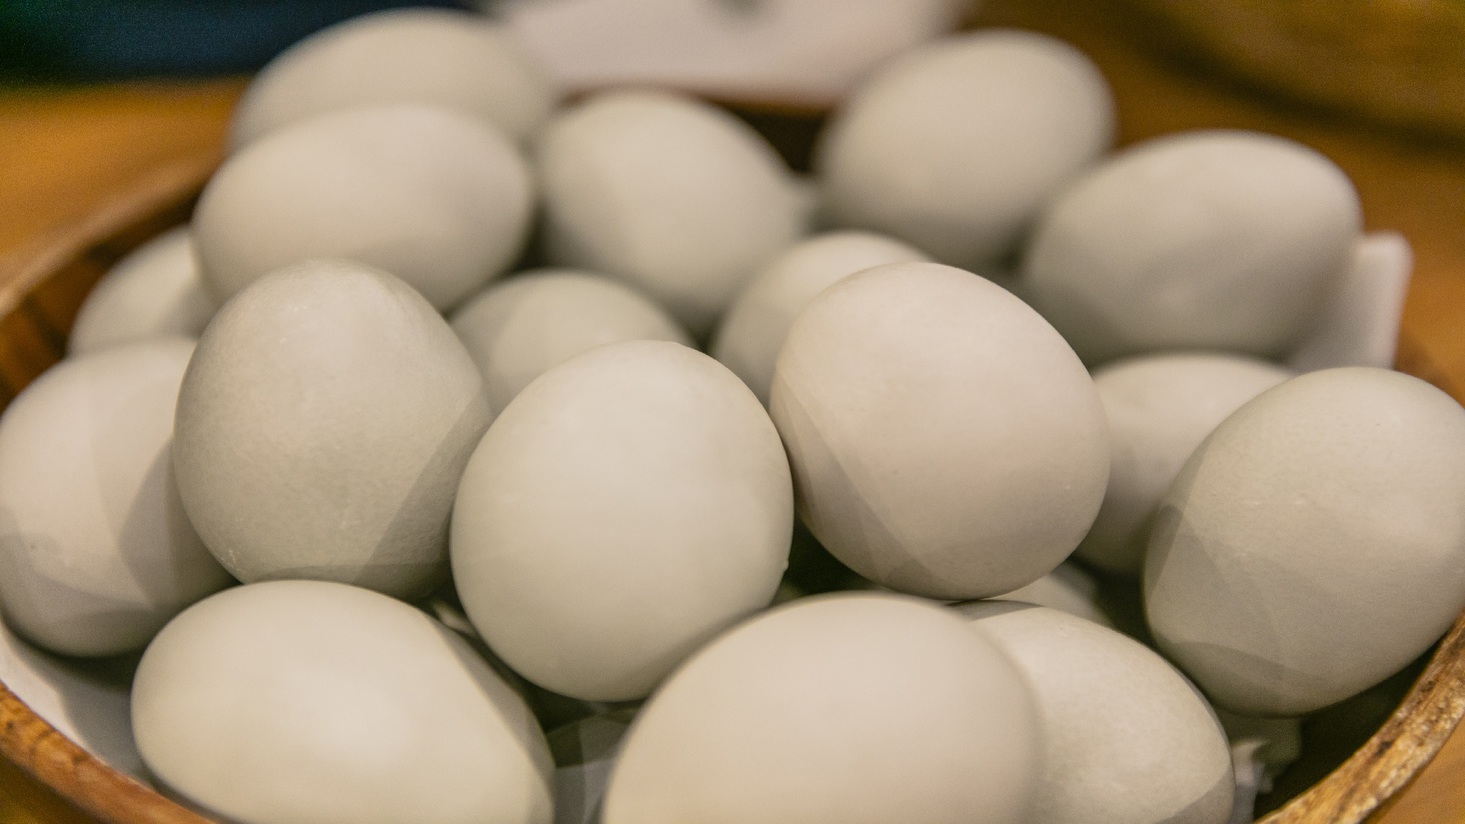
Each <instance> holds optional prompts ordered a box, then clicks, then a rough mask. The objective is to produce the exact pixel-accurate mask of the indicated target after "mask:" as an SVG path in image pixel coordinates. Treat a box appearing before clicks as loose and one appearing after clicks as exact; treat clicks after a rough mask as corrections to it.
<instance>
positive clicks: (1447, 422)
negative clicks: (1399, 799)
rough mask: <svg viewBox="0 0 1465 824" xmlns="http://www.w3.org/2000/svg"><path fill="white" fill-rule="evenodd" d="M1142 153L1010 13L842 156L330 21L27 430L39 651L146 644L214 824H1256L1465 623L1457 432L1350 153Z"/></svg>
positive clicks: (672, 106)
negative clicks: (577, 90) (1425, 375)
mask: <svg viewBox="0 0 1465 824" xmlns="http://www.w3.org/2000/svg"><path fill="white" fill-rule="evenodd" d="M1114 128H1115V127H1114V108H1113V103H1112V101H1111V99H1110V93H1109V90H1108V87H1107V85H1106V83H1105V81H1104V79H1103V77H1102V76H1101V75H1100V74H1099V72H1098V71H1097V70H1096V69H1095V68H1094V66H1093V65H1092V64H1091V63H1090V62H1089V60H1088V59H1087V58H1086V57H1085V56H1084V55H1083V54H1082V53H1081V52H1079V51H1077V50H1076V49H1074V48H1072V47H1071V46H1068V45H1066V44H1064V43H1062V42H1060V41H1057V40H1054V39H1052V38H1049V37H1046V36H1042V35H1038V34H1034V33H1030V32H1022V31H1013V30H979V31H974V32H966V33H962V34H958V35H953V36H950V37H947V38H943V39H941V40H937V41H934V42H931V43H929V44H928V45H926V46H923V47H921V48H919V49H916V50H914V51H911V52H909V53H907V54H904V55H902V56H900V57H898V58H896V59H895V60H893V61H891V62H890V63H889V64H887V65H885V66H884V67H882V68H881V69H880V70H879V71H877V72H876V73H875V74H873V75H872V76H871V77H870V78H869V79H868V80H867V81H866V82H865V83H864V84H863V85H862V86H861V87H860V88H858V89H857V90H856V91H855V92H854V93H853V94H852V95H851V96H850V97H849V98H848V99H847V100H846V101H844V103H843V104H842V105H841V106H840V107H839V108H838V109H837V110H836V111H835V112H834V113H833V115H832V116H831V117H830V119H829V121H828V123H827V124H826V125H825V127H824V128H823V130H822V132H821V134H820V135H819V138H818V142H817V145H816V146H815V153H814V157H815V161H814V169H813V173H812V175H808V176H800V175H798V174H795V173H794V172H793V171H791V170H790V168H789V167H788V166H787V165H786V164H785V163H784V161H783V160H782V159H781V158H780V156H779V155H778V153H777V152H776V151H774V149H773V148H772V147H771V146H770V145H768V144H767V142H766V141H765V140H764V139H763V138H762V137H761V136H759V135H758V134H757V133H756V132H755V131H753V130H752V129H750V128H749V127H748V126H747V125H745V124H744V123H743V122H742V121H740V120H739V119H737V118H736V117H734V116H733V115H731V114H729V113H727V112H725V111H723V110H721V109H718V108H716V107H714V106H712V105H710V104H708V103H705V102H701V101H698V100H696V99H692V98H689V97H684V96H680V95H677V94H673V93H669V92H665V91H657V90H650V89H627V90H611V91H604V92H600V93H596V94H592V95H588V96H585V97H584V98H581V99H577V100H574V101H571V102H566V101H562V100H560V99H559V98H558V95H557V94H556V92H555V91H554V89H553V87H552V84H551V83H549V82H548V81H547V80H546V79H545V76H544V74H543V72H542V71H541V70H539V69H538V68H537V67H536V66H535V65H534V64H533V62H532V60H530V59H529V58H528V57H526V56H525V55H524V54H522V53H521V52H519V51H518V49H517V47H516V46H515V45H514V44H513V42H512V41H510V40H509V39H507V38H506V37H505V36H504V35H503V34H502V33H501V32H500V31H499V30H497V29H496V28H495V27H494V26H493V24H491V23H488V22H485V21H483V20H481V19H479V18H476V17H473V16H470V15H466V14H459V13H450V12H442V11H411V12H392V13H386V14H381V15H374V16H370V17H366V18H360V19H358V20H355V21H351V22H348V23H345V24H342V25H340V26H338V27H335V28H333V29H329V30H326V31H324V32H322V33H320V34H317V35H315V36H313V37H312V38H310V39H308V40H306V41H302V42H301V43H300V44H298V45H297V46H295V47H294V48H292V49H291V50H289V51H287V52H286V53H284V54H283V55H281V56H280V57H279V58H278V59H277V60H276V61H275V62H274V63H272V64H271V65H270V66H269V67H267V68H266V69H265V70H264V71H263V72H262V73H261V74H260V75H259V77H258V78H257V79H256V80H255V81H254V83H253V85H252V86H251V87H250V89H249V91H248V92H247V93H246V95H245V97H244V98H243V100H242V102H241V104H240V107H239V110H238V111H237V113H236V117H235V126H234V130H233V145H232V147H231V153H230V155H229V157H228V159H227V160H226V161H225V162H224V164H223V165H222V166H221V167H220V168H219V170H218V172H217V173H216V174H215V175H214V176H213V178H212V179H211V180H210V181H209V183H208V184H207V186H206V187H205V188H204V190H203V193H202V195H201V196H200V198H199V201H198V205H197V208H196V210H195V211H194V213H193V215H192V219H191V222H190V223H189V225H188V226H187V227H185V228H182V229H179V230H177V231H175V232H173V233H170V234H168V235H165V236H163V237H161V238H159V239H158V240H156V241H154V242H153V243H151V244H149V245H148V246H146V247H144V248H142V249H140V250H139V251H138V252H137V253H136V254H135V255H133V256H132V257H131V258H129V259H128V260H127V261H125V262H124V263H123V264H122V265H120V266H119V267H118V268H117V269H116V270H114V271H113V272H112V273H111V274H110V275H109V276H108V277H107V278H106V279H104V280H103V281H102V283H100V284H99V285H98V287H97V289H96V290H95V291H94V292H93V294H92V297H91V298H90V299H89V300H88V302H87V303H86V304H85V305H84V306H83V308H82V311H81V313H80V315H79V316H78V318H77V321H76V324H75V328H74V330H73V333H72V338H71V354H70V355H69V356H68V357H67V358H66V359H65V360H64V361H62V362H61V363H60V364H58V365H57V366H56V367H55V368H54V369H52V370H51V371H49V372H47V373H46V374H45V375H43V376H42V377H40V378H39V379H38V380H36V381H35V382H34V383H33V384H32V385H31V386H30V387H28V388H27V389H26V390H25V391H24V392H23V393H22V394H21V395H20V396H19V397H17V398H16V399H15V400H14V401H13V402H12V403H11V405H10V406H9V408H8V409H7V410H6V412H5V414H4V417H3V418H0V509H3V511H4V515H5V517H4V518H3V519H0V607H3V614H4V618H5V621H6V624H7V626H9V627H10V628H11V629H12V630H13V631H14V632H15V633H17V634H18V635H20V636H21V637H23V638H24V639H26V641H27V642H28V643H31V644H34V645H36V646H39V647H41V648H44V649H46V650H49V651H50V652H52V653H56V654H59V655H63V656H83V657H101V658H111V657H115V656H128V655H135V654H137V653H138V652H139V651H141V656H140V659H138V660H137V663H136V669H135V673H133V674H132V676H131V691H130V697H129V702H130V710H131V725H132V733H133V736H134V741H135V750H133V751H132V752H133V753H134V755H135V758H136V759H137V764H138V770H137V772H138V773H139V775H140V776H145V777H146V780H149V781H151V782H153V783H154V784H155V785H156V786H157V787H159V788H160V789H161V790H162V791H163V792H165V793H166V794H167V795H169V796H170V797H172V798H174V799H176V800H177V801H178V802H179V803H180V804H182V805H183V806H186V807H189V808H192V809H195V810H198V811H199V812H201V813H202V814H204V815H208V816H214V817H217V818H219V819H222V820H228V821H238V822H250V824H255V823H256V822H258V824H266V822H291V823H292V824H294V823H295V822H315V821H321V822H334V821H351V822H378V821H379V822H401V821H413V822H460V821H461V822H468V821H493V822H514V823H517V822H536V823H538V822H551V821H554V822H577V823H580V824H583V823H584V822H591V821H598V822H603V824H661V823H662V822H666V823H667V824H675V823H677V822H684V823H685V824H694V823H696V824H702V823H703V822H738V823H739V824H744V823H746V822H768V823H769V824H781V823H782V822H787V823H788V824H794V823H795V822H797V823H798V824H822V822H831V824H832V823H833V822H840V824H846V823H847V822H872V823H873V822H903V823H904V822H909V823H910V824H925V823H926V822H973V821H983V822H997V823H1000V822H1014V824H1016V822H1084V823H1085V824H1093V823H1095V822H1114V823H1115V824H1147V823H1148V822H1156V823H1157V824H1158V822H1194V823H1195V824H1206V823H1207V822H1214V823H1215V824H1223V823H1224V822H1231V821H1248V820H1250V819H1251V817H1252V815H1251V812H1252V811H1251V803H1252V798H1253V796H1254V795H1255V793H1256V792H1257V790H1258V787H1260V786H1264V785H1265V784H1266V783H1267V782H1268V781H1270V780H1271V778H1272V777H1274V776H1275V775H1276V774H1277V773H1278V772H1280V771H1281V770H1284V769H1285V768H1286V766H1287V762H1288V761H1289V760H1290V759H1291V758H1293V757H1295V755H1296V753H1295V752H1293V751H1292V749H1293V748H1292V743H1293V742H1294V741H1295V737H1296V730H1297V725H1298V723H1299V719H1300V718H1302V717H1304V716H1306V715H1308V714H1309V713H1313V712H1316V711H1318V710H1320V709H1323V708H1326V707H1329V706H1333V705H1335V704H1337V703H1338V702H1341V701H1344V700H1346V699H1349V698H1350V697H1352V696H1356V695H1358V694H1360V693H1363V692H1365V691H1366V690H1368V689H1369V688H1371V687H1374V686H1375V685H1376V684H1378V683H1380V682H1381V681H1384V680H1385V679H1386V678H1388V677H1389V676H1390V675H1392V674H1393V673H1395V672H1396V671H1399V670H1400V669H1401V668H1403V667H1405V666H1406V665H1408V664H1409V663H1410V662H1411V661H1413V660H1414V659H1416V658H1417V657H1418V656H1420V655H1421V654H1422V653H1424V652H1425V651H1426V650H1427V649H1428V648H1429V647H1430V646H1431V645H1432V644H1433V643H1434V642H1435V641H1436V640H1437V639H1438V638H1439V637H1440V636H1441V635H1442V634H1443V633H1444V632H1445V631H1446V630H1447V629H1448V628H1449V627H1450V625H1451V623H1452V622H1453V621H1454V620H1455V618H1456V616H1458V615H1459V614H1460V612H1461V610H1462V608H1465V517H1462V514H1461V506H1460V502H1461V501H1462V500H1465V410H1462V408H1461V407H1460V405H1459V404H1458V403H1457V402H1456V401H1455V400H1453V399H1451V398H1450V397H1449V396H1448V395H1446V394H1445V393H1443V392H1441V391H1440V390H1438V389H1436V388H1434V387H1433V386H1430V385H1429V384H1427V383H1425V382H1423V381H1420V380H1417V379H1415V378H1412V377H1408V376H1406V375H1403V374H1401V373H1398V372H1394V371H1391V370H1389V369H1388V368H1387V367H1388V366H1389V365H1390V364H1391V363H1392V361H1393V356H1394V351H1393V346H1394V341H1395V340H1396V336H1397V324H1398V313H1399V308H1400V305H1401V301H1402V295H1403V290H1404V286H1405V284H1406V282H1407V278H1408V272H1409V265H1410V262H1409V249H1408V246H1407V244H1406V243H1405V242H1404V241H1403V240H1402V238H1400V237H1398V236H1396V235H1391V234H1365V233H1364V232H1363V231H1362V228H1361V226H1362V219H1361V214H1360V207H1359V203H1358V198H1357V196H1356V194H1355V192H1354V190H1353V187H1352V185H1351V183H1350V182H1349V181H1348V179H1347V177H1346V176H1345V175H1344V174H1343V173H1342V172H1341V171H1340V170H1339V169H1338V168H1337V167H1336V166H1334V165H1333V164H1332V163H1331V162H1330V161H1328V160H1327V159H1326V158H1325V157H1323V156H1322V155H1321V154H1319V153H1317V152H1315V151H1313V150H1311V149H1309V148H1307V147H1305V146H1302V145H1299V144H1296V143H1294V142H1291V141H1288V140H1285V139H1282V138H1279V137H1274V136H1268V135H1262V134H1255V133H1246V132H1235V131H1231V132H1198V133H1190V134H1177V135H1171V136H1168V137H1165V138H1162V139H1158V140H1154V141H1149V142H1145V143H1140V144H1137V145H1134V146H1132V147H1129V148H1127V149H1126V150H1124V151H1122V152H1118V153H1111V149H1112V141H1113V133H1114ZM82 433H84V434H82ZM1070 556H1072V557H1073V558H1074V559H1075V560H1073V561H1069V560H1068V559H1069V558H1070ZM1096 577H1097V578H1100V579H1103V580H1105V581H1118V582H1120V583H1121V586H1119V587H1118V591H1121V592H1127V593H1131V594H1133V595H1134V597H1135V598H1136V603H1134V604H1132V605H1131V606H1132V609H1130V610H1129V611H1127V612H1126V611H1124V610H1119V611H1117V612H1116V611H1113V610H1111V609H1110V607H1111V606H1112V604H1110V603H1108V602H1105V601H1101V600H1099V599H1097V598H1096V597H1095V595H1094V587H1095V584H1094V580H1095V578H1096ZM1123 582H1129V583H1128V586H1127V587H1125V586H1123V585H1122V584H1123ZM1111 600H1112V599H1111ZM1034 602H1042V603H1045V604H1049V606H1041V605H1038V604H1037V603H1034ZM1139 613H1142V614H1143V616H1144V620H1141V621H1135V620H1134V616H1135V615H1136V614H1139ZM130 745H131V744H129V746H130Z"/></svg>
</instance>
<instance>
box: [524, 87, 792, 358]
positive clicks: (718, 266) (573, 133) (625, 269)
mask: <svg viewBox="0 0 1465 824" xmlns="http://www.w3.org/2000/svg"><path fill="white" fill-rule="evenodd" d="M538 160H539V173H540V176H541V181H542V185H543V187H544V200H545V203H544V211H545V214H544V217H545V233H546V237H547V246H548V251H549V254H550V257H551V259H552V260H553V261H554V262H555V263H558V264H562V265H566V266H574V267H581V268H586V269H591V270H593V271H597V272H605V273H606V274H609V275H612V276H615V277H617V278H621V279H624V280H626V281H627V282H629V283H631V284H632V285H634V286H636V287H637V288H639V289H641V290H642V291H643V292H645V293H646V294H647V295H649V296H651V297H652V298H653V299H655V300H657V301H658V302H660V303H661V304H662V305H663V306H665V307H666V308H667V309H668V310H669V311H670V312H671V313H672V314H673V315H674V316H676V318H677V319H678V320H680V321H681V322H682V323H683V324H684V325H686V327H687V328H688V329H689V330H690V331H691V332H692V334H693V335H695V336H698V337H705V336H706V335H707V334H708V333H709V332H710V331H711V330H712V326H713V324H714V323H715V322H716V320H717V318H718V316H719V315H721V314H722V312H723V311H724V310H725V309H726V308H727V306H728V304H730V303H731V302H732V300H733V298H734V297H735V296H736V295H737V293H738V290H739V289H741V288H742V286H743V284H744V283H745V282H746V281H747V279H748V278H749V277H751V276H752V275H753V273H754V272H755V271H756V270H757V268H758V267H759V266H762V265H763V264H764V263H766V262H767V261H768V260H769V259H770V258H771V257H773V255H775V254H777V253H778V252H779V251H781V250H782V249H783V248H784V247H786V246H788V245H789V244H791V243H793V242H794V240H796V239H797V238H798V237H799V235H801V234H802V233H803V231H804V227H805V221H806V217H807V216H806V211H807V204H806V202H805V199H804V198H803V197H801V196H800V194H799V192H798V191H797V189H796V187H795V185H794V183H793V181H792V179H791V175H790V173H789V171H788V169H787V168H786V167H785V166H784V165H783V161H782V160H781V159H780V158H779V157H778V155H777V154H776V153H775V152H774V151H773V148H772V147H771V146H769V145H768V143H767V141H765V140H764V139H763V138H762V136H760V135H759V134H758V133H757V132H755V131H753V129H752V128H751V127H749V126H747V125H746V124H744V123H743V122H742V121H740V120H738V119H736V118H735V117H733V116H732V115H731V114H728V113H727V112H726V111H723V110H721V109H717V108H714V107H713V106H712V105H710V104H707V103H701V102H698V101H695V100H693V99H691V98H688V97H681V96H677V95H672V94H669V93H665V92H653V91H617V92H607V93H602V94H599V95H596V96H594V97H591V98H590V99H589V100H587V101H585V102H584V103H581V104H580V105H578V106H576V107H574V108H571V109H568V110H566V111H564V112H562V113H560V114H559V115H557V116H556V117H555V118H554V119H553V120H552V121H551V122H550V123H549V125H548V126H546V127H545V130H544V133H543V134H542V135H541V137H540V140H539V143H538Z"/></svg>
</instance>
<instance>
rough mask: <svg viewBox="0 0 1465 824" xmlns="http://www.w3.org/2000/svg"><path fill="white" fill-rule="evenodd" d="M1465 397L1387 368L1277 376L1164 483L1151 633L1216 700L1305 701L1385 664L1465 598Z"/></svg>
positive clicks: (1288, 704) (1269, 709)
mask: <svg viewBox="0 0 1465 824" xmlns="http://www.w3.org/2000/svg"><path fill="white" fill-rule="evenodd" d="M1462 501H1465V410H1462V409H1461V408H1460V405H1459V404H1458V403H1456V402H1455V401H1454V400H1453V399H1451V398H1450V397H1449V396H1448V395H1446V394H1445V393H1444V392H1441V391H1440V390H1439V389H1436V388H1435V387H1433V386H1430V385H1429V384H1427V383H1425V382H1424V381H1421V380H1419V379H1417V378H1412V377H1409V376H1407V375H1403V374H1400V373H1398V372H1391V371H1388V370H1383V369H1374V368H1368V367H1347V368H1340V369H1326V370H1322V371H1319V372H1311V373H1308V374H1306V375H1302V376H1300V377H1297V378H1293V379H1292V380H1290V381H1288V382H1286V383H1284V384H1282V385H1280V386H1278V387H1276V388H1274V389H1271V390H1269V391H1267V392H1265V393H1263V394H1262V395H1260V396H1258V397H1257V398H1256V399H1255V400H1253V401H1251V402H1250V403H1248V404H1246V405H1245V406H1243V407H1241V408H1240V409H1238V410H1237V411H1236V412H1235V413H1234V414H1232V415H1231V417H1229V418H1227V419H1226V421H1225V422H1224V423H1222V424H1221V425H1220V426H1219V427H1217V429H1216V431H1215V432H1213V433H1212V434H1211V436H1210V438H1208V439H1207V440H1206V442H1205V444H1203V445H1202V446H1201V448H1200V449H1198V450H1196V452H1195V454H1194V455H1192V456H1191V457H1190V460H1189V461H1187V462H1186V464H1185V468H1184V470H1183V471H1182V472H1181V474H1180V476H1179V477H1178V478H1177V479H1176V480H1175V483H1174V484H1173V485H1172V486H1171V487H1170V490H1169V492H1167V493H1166V495H1165V498H1164V500H1163V501H1162V502H1161V504H1160V510H1159V513H1158V514H1157V516H1156V521H1155V526H1154V530H1153V532H1152V533H1151V538H1150V545H1149V550H1148V554H1147V557H1146V559H1145V572H1144V590H1145V608H1146V612H1147V614H1148V617H1149V622H1150V627H1151V629H1153V631H1154V634H1155V638H1156V640H1157V641H1158V642H1159V645H1160V647H1161V649H1162V650H1164V651H1165V653H1166V654H1167V655H1168V656H1169V657H1170V658H1171V659H1172V660H1174V661H1175V662H1177V663H1178V664H1179V665H1180V667H1181V668H1182V669H1184V670H1185V671H1186V672H1187V673H1189V674H1190V676H1191V677H1192V678H1194V679H1195V681H1196V682H1197V683H1198V684H1199V685H1200V686H1201V688H1202V689H1204V690H1205V691H1206V693H1207V694H1208V695H1209V696H1210V697H1211V698H1212V700H1214V701H1215V702H1216V703H1217V704H1218V705H1221V706H1224V707H1226V708H1228V709H1230V710H1233V711H1235V712H1239V713H1243V714H1248V715H1273V716H1276V715H1301V714H1303V713H1307V712H1311V711H1313V710H1316V709H1319V708H1322V707H1325V706H1327V705H1329V704H1333V703H1336V702H1338V701H1341V700H1343V699H1344V698H1347V697H1348V696H1351V695H1353V694H1355V693H1358V692H1360V691H1361V690H1364V689H1366V688H1368V687H1370V686H1372V685H1373V684H1375V683H1377V682H1379V681H1381V680H1382V679H1384V678H1385V677H1386V676H1388V675H1389V674H1391V673H1393V672H1395V671H1396V670H1398V669H1399V668H1401V667H1403V666H1404V665H1405V664H1407V663H1408V662H1409V661H1411V660H1413V659H1414V657H1415V656H1417V655H1419V654H1420V653H1421V652H1423V651H1424V650H1425V649H1426V648H1427V647H1428V646H1429V645H1430V644H1431V643H1433V642H1434V641H1435V639H1437V638H1439V637H1440V635H1441V634H1443V633H1444V631H1445V630H1446V629H1447V628H1448V627H1449V626H1450V624H1451V622H1453V621H1454V620H1455V617H1456V616H1458V615H1459V614H1460V611H1461V609H1462V608H1465V505H1462Z"/></svg>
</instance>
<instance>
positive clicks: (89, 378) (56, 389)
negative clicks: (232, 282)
mask: <svg viewBox="0 0 1465 824" xmlns="http://www.w3.org/2000/svg"><path fill="white" fill-rule="evenodd" d="M192 352H193V343H192V342H191V341H188V340H183V339H178V338H163V339H158V340H154V341H145V342H141V343H133V344H128V345H124V346H118V347H113V348H108V349H104V350H102V351H98V352H93V353H89V354H86V355H82V356H76V357H72V358H69V359H67V360H64V361H62V362H61V363H59V364H57V365H56V366H54V367H52V368H51V369H50V370H49V371H47V372H46V373H45V374H43V375H42V376H41V377H40V378H38V379H37V380H36V381H35V382H34V383H32V384H31V385H30V386H28V387H27V388H26V390H25V391H24V392H22V393H21V394H20V396H19V397H17V398H16V399H15V400H14V401H12V402H11V404H10V406H9V407H7V408H6V410H5V414H4V416H3V417H0V605H3V608H4V610H5V620H6V623H7V624H9V625H10V626H11V627H12V628H13V629H15V630H16V631H17V632H19V633H21V634H22V635H24V636H25V637H26V638H28V639H30V640H31V641H33V642H35V643H38V644H40V645H42V646H44V647H46V648H48V649H50V650H53V651H55V652H60V653H62V654H65V655H112V654H116V653H121V652H129V651H131V650H136V649H141V648H142V646H143V645H144V644H146V643H147V642H148V639H149V638H151V637H152V636H153V633H155V632H157V631H158V629H159V628H161V627H162V626H163V624H164V623H165V622H167V620H168V619H169V618H172V617H173V615H175V614H176V613H177V612H178V611H179V610H181V609H183V608H184V607H186V606H188V605H189V604H191V603H193V602H194V601H196V600H198V599H199V598H202V597H204V596H205V595H208V594H209V593H211V592H214V591H215V590H218V589H221V588H222V587H224V586H226V585H228V584H229V583H231V579H230V578H229V575H228V574H227V573H226V572H224V570H223V569H222V568H220V566H219V565H218V563H217V562H215V561H214V559H213V557H212V556H210V555H209V553H208V551H207V550H206V549H204V546H203V544H202V543H201V542H200V541H199V537H198V535H197V534H196V533H195V532H194V529H193V527H192V526H191V525H190V524H189V521H188V518H187V516H186V515H185V514H184V510H183V504H182V503H181V502H180V500H179V495H178V489H177V486H176V485H175V482H174V472H173V465H172V461H171V455H172V438H173V409H174V405H175V404H176V403H177V400H178V385H179V382H180V381H181V380H182V379H183V373H184V369H185V368H186V367H187V366H188V360H189V356H190V354H191V353H192Z"/></svg>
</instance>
